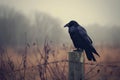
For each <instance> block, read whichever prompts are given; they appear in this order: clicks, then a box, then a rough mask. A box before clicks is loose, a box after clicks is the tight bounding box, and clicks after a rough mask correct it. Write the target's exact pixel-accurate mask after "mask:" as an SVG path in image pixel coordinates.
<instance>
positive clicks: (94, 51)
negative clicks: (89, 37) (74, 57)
mask: <svg viewBox="0 0 120 80" xmlns="http://www.w3.org/2000/svg"><path fill="white" fill-rule="evenodd" d="M91 51H92V52H93V53H95V54H96V55H98V56H99V57H100V55H99V54H98V53H97V51H96V50H95V48H94V47H93V46H91Z"/></svg>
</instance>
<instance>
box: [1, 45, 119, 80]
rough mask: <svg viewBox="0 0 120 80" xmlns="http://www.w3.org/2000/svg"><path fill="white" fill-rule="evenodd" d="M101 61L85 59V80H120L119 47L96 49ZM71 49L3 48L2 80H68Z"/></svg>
mask: <svg viewBox="0 0 120 80" xmlns="http://www.w3.org/2000/svg"><path fill="white" fill-rule="evenodd" d="M96 49H97V51H98V53H99V54H100V56H101V57H100V58H99V57H97V56H95V57H96V59H97V62H90V61H88V60H87V59H86V56H85V76H84V77H85V80H119V78H120V77H119V76H120V58H119V57H120V55H119V53H120V47H113V46H96ZM70 51H72V47H66V46H65V45H63V46H61V47H56V46H51V45H49V44H48V43H46V44H44V46H43V47H40V46H37V45H32V46H29V45H27V46H26V47H22V48H11V47H7V48H5V47H4V48H3V47H0V80H68V52H70Z"/></svg>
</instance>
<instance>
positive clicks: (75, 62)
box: [68, 50, 84, 80]
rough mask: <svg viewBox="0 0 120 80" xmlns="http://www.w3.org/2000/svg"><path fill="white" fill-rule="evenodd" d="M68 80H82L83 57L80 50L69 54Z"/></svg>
mask: <svg viewBox="0 0 120 80" xmlns="http://www.w3.org/2000/svg"><path fill="white" fill-rule="evenodd" d="M68 80H84V55H83V51H82V50H79V51H73V52H69V75H68Z"/></svg>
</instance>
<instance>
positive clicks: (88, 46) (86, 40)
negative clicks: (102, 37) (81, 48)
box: [78, 26, 99, 56]
mask: <svg viewBox="0 0 120 80" xmlns="http://www.w3.org/2000/svg"><path fill="white" fill-rule="evenodd" d="M78 30H79V35H80V36H81V38H82V39H83V41H84V45H85V49H90V51H92V52H94V53H95V54H97V55H98V56H99V54H98V53H97V51H96V50H95V48H94V47H93V46H92V40H91V38H90V37H89V36H88V34H87V31H86V30H85V29H84V28H83V27H82V26H80V27H78Z"/></svg>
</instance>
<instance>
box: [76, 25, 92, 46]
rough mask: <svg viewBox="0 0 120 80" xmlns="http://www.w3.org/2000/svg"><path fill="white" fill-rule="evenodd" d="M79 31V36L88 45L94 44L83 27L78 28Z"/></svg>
mask: <svg viewBox="0 0 120 80" xmlns="http://www.w3.org/2000/svg"><path fill="white" fill-rule="evenodd" d="M78 30H79V34H80V35H81V37H82V38H83V40H84V41H85V42H86V43H87V44H92V43H93V41H92V39H91V38H90V37H89V36H88V34H87V31H86V30H85V29H84V28H83V27H82V26H80V27H78Z"/></svg>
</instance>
